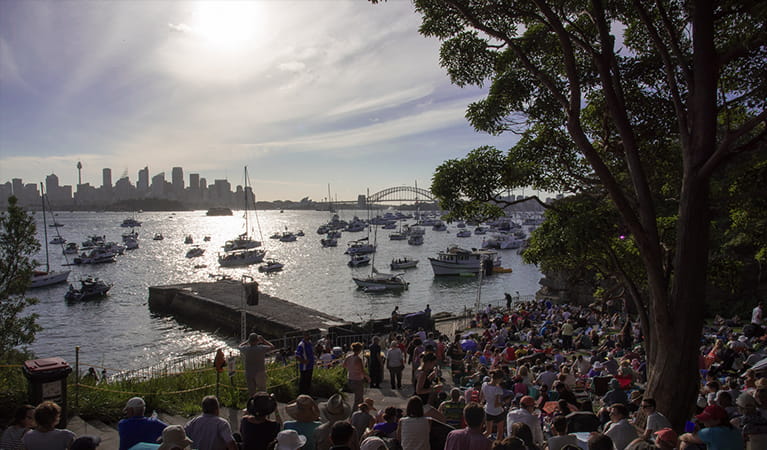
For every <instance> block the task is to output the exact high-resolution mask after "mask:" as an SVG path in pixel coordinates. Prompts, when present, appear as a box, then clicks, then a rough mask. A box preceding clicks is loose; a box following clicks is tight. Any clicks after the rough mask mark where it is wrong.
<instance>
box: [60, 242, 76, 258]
mask: <svg viewBox="0 0 767 450" xmlns="http://www.w3.org/2000/svg"><path fill="white" fill-rule="evenodd" d="M79 252H80V247H79V246H78V245H77V242H70V243H69V244H67V245H66V246H64V254H65V255H76V254H78V253H79Z"/></svg>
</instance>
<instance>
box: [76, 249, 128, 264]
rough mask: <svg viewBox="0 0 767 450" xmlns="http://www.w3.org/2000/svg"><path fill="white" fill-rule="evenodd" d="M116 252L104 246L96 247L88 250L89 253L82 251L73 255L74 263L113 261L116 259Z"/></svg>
mask: <svg viewBox="0 0 767 450" xmlns="http://www.w3.org/2000/svg"><path fill="white" fill-rule="evenodd" d="M116 258H117V253H115V252H113V251H111V250H107V249H106V248H104V247H96V248H94V249H92V250H91V251H90V253H85V252H83V253H82V254H81V255H80V256H78V257H75V259H74V263H75V264H105V263H113V262H115V261H116Z"/></svg>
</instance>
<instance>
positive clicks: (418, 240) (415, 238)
mask: <svg viewBox="0 0 767 450" xmlns="http://www.w3.org/2000/svg"><path fill="white" fill-rule="evenodd" d="M407 243H408V244H410V245H423V235H422V234H411V235H410V237H409V238H407Z"/></svg>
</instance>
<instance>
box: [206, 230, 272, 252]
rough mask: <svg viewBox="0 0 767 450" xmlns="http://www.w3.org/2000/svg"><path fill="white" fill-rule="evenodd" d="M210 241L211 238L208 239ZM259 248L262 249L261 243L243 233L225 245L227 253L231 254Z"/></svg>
mask: <svg viewBox="0 0 767 450" xmlns="http://www.w3.org/2000/svg"><path fill="white" fill-rule="evenodd" d="M208 240H210V238H209V237H208ZM258 247H261V242H260V241H257V240H255V239H253V238H252V237H250V236H248V233H243V234H241V235H239V236H237V237H236V238H235V239H232V240H230V241H226V243H224V251H225V252H231V251H234V250H247V249H250V248H258Z"/></svg>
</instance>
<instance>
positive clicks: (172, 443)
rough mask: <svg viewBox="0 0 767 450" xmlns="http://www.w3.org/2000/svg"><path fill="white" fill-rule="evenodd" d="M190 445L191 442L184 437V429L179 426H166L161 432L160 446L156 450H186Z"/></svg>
mask: <svg viewBox="0 0 767 450" xmlns="http://www.w3.org/2000/svg"><path fill="white" fill-rule="evenodd" d="M191 444H192V440H191V439H189V438H188V437H186V433H185V432H184V427H182V426H181V425H168V426H167V427H165V429H164V430H162V444H160V446H159V447H157V448H158V450H169V449H171V448H175V447H179V448H187V447H189V446H190V445H191Z"/></svg>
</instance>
